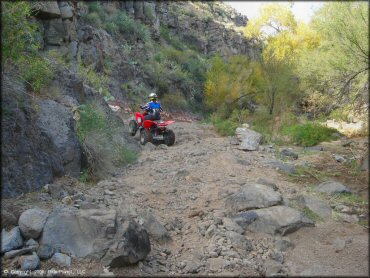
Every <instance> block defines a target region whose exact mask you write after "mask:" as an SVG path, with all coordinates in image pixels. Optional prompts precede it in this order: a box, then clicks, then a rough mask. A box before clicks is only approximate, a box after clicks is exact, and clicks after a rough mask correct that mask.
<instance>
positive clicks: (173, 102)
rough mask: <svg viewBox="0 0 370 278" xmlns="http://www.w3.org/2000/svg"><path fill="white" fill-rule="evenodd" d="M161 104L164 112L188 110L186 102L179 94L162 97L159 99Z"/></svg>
mask: <svg viewBox="0 0 370 278" xmlns="http://www.w3.org/2000/svg"><path fill="white" fill-rule="evenodd" d="M161 104H162V106H163V109H165V110H171V109H175V110H185V109H186V108H188V102H187V101H186V99H185V97H184V96H183V95H181V94H180V93H175V94H166V95H164V96H163V97H162V98H161Z"/></svg>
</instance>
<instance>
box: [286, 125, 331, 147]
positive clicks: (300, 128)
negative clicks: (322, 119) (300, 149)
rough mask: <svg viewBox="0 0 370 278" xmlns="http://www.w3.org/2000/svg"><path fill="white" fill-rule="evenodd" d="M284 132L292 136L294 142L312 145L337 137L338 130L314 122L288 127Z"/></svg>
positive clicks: (306, 145)
mask: <svg viewBox="0 0 370 278" xmlns="http://www.w3.org/2000/svg"><path fill="white" fill-rule="evenodd" d="M283 133H284V134H286V135H288V136H290V137H291V139H292V142H293V143H296V144H298V145H301V146H304V147H310V146H314V145H317V144H318V143H320V142H324V141H330V140H333V139H335V138H337V137H336V136H335V135H334V134H336V133H338V131H337V130H336V129H333V128H328V127H325V126H322V125H320V124H318V123H315V122H313V123H305V124H297V125H293V126H290V127H287V128H285V129H284V131H283Z"/></svg>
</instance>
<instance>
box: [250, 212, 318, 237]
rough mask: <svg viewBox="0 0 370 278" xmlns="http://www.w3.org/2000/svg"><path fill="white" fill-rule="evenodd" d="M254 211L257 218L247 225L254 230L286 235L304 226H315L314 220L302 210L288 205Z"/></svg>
mask: <svg viewBox="0 0 370 278" xmlns="http://www.w3.org/2000/svg"><path fill="white" fill-rule="evenodd" d="M254 212H255V213H256V214H257V219H256V220H255V221H253V222H252V223H251V224H250V225H248V226H247V229H248V230H250V231H253V232H262V233H267V234H273V235H274V234H280V235H286V234H288V233H292V232H294V231H296V230H298V229H300V228H301V227H303V226H314V222H313V221H311V220H310V219H308V218H307V217H306V216H305V215H304V214H302V213H301V212H300V211H298V210H296V209H293V208H290V207H286V206H274V207H270V208H263V209H257V210H254Z"/></svg>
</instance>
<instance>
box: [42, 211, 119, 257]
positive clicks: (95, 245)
mask: <svg viewBox="0 0 370 278" xmlns="http://www.w3.org/2000/svg"><path fill="white" fill-rule="evenodd" d="M116 215H117V213H116V211H115V210H107V209H88V210H81V209H80V210H78V209H76V208H73V207H56V208H55V209H54V210H53V211H52V212H51V213H50V215H49V217H48V219H47V221H46V224H45V226H44V231H43V233H42V237H41V239H40V244H41V245H49V246H52V247H54V246H56V245H57V244H61V245H63V246H64V247H65V250H66V251H67V252H68V253H69V254H72V255H74V256H77V257H85V256H87V255H92V254H95V255H96V256H99V254H100V256H102V255H103V253H104V251H103V249H104V246H101V245H104V244H109V242H108V240H109V239H111V238H113V237H114V234H115V232H116V229H117V224H116ZM103 243H104V244H103ZM105 248H107V246H105Z"/></svg>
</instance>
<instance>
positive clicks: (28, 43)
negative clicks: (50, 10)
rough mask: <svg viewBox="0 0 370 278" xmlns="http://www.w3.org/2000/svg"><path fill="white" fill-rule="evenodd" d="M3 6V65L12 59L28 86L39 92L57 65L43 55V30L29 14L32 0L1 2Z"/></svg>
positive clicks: (11, 61)
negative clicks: (41, 37)
mask: <svg viewBox="0 0 370 278" xmlns="http://www.w3.org/2000/svg"><path fill="white" fill-rule="evenodd" d="M1 8H2V19H1V23H2V38H1V46H2V48H1V49H2V65H3V66H4V65H6V64H7V63H11V64H13V65H15V66H16V67H17V68H18V71H19V76H20V78H21V79H23V80H24V81H26V82H27V84H28V85H29V87H30V88H31V89H32V90H33V91H34V92H37V93H39V92H40V90H41V89H42V88H43V87H44V86H46V84H48V83H49V81H50V79H51V78H52V77H53V75H54V74H53V72H54V69H53V68H52V67H51V65H50V63H49V61H48V60H47V59H45V57H42V56H41V55H40V54H39V53H38V50H39V49H40V48H41V44H40V40H39V37H40V35H41V34H40V31H39V29H38V25H37V24H36V23H35V22H31V21H30V20H29V17H30V16H31V14H32V6H31V3H29V2H27V1H18V2H1Z"/></svg>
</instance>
